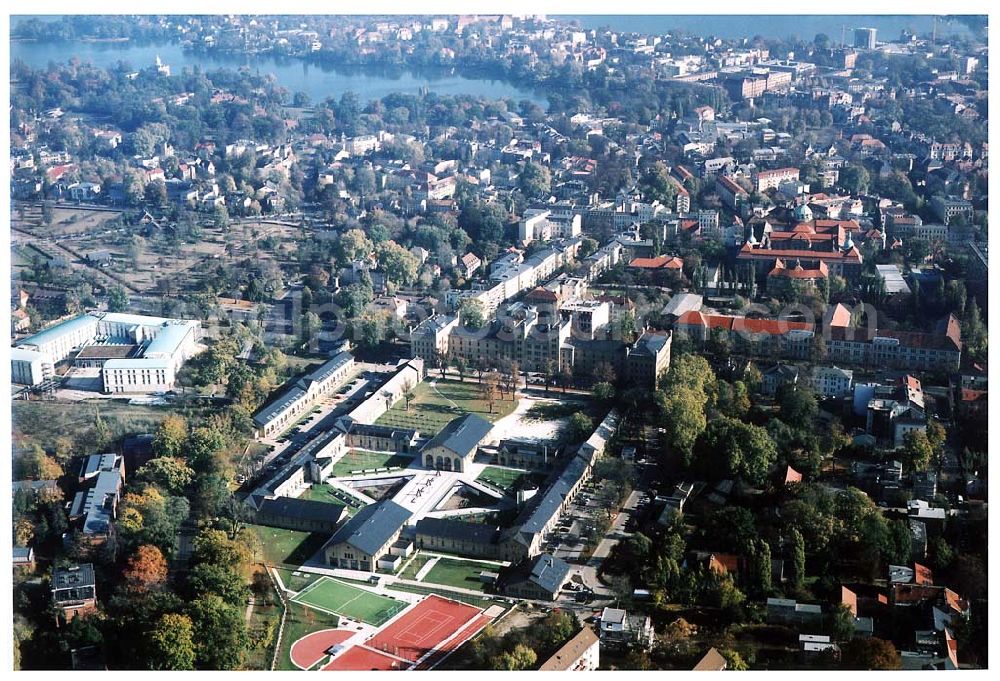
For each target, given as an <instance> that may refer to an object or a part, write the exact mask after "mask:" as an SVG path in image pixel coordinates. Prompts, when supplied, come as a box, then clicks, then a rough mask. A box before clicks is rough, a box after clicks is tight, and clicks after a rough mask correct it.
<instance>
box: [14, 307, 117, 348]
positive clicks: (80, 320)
mask: <svg viewBox="0 0 1000 681" xmlns="http://www.w3.org/2000/svg"><path fill="white" fill-rule="evenodd" d="M90 324H93V325H94V326H95V328H96V325H97V319H96V318H94V317H92V316H90V315H89V314H82V315H80V316H78V317H74V318H73V319H67V320H66V321H62V322H59V323H58V324H55V325H54V326H50V327H49V328H47V329H45V330H43V331H39V332H38V333H36V334H34V335H33V336H28V337H27V338H24V339H22V340H21V341H20V342H19V343H18V344H17V345H18V346H19V347H20V346H23V345H36V346H37V345H44V344H45V343H51V342H52V341H55V340H57V339H59V338H61V337H62V336H65V335H68V334H70V333H73V332H75V331H77V330H78V329H80V328H85V327H87V326H88V325H90Z"/></svg>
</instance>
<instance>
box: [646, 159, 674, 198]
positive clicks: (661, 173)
mask: <svg viewBox="0 0 1000 681" xmlns="http://www.w3.org/2000/svg"><path fill="white" fill-rule="evenodd" d="M639 190H640V191H641V192H642V196H643V198H644V199H645V200H646V201H647V202H649V203H652V202H653V201H659V202H660V203H661V204H663V205H664V206H667V207H671V206H673V205H674V197H675V196H676V195H677V186H676V185H675V184H674V182H673V181H672V180H671V178H670V173H669V171H668V170H667V167H666V166H665V165H664V164H663V162H662V161H657V162H656V163H654V164H653V165H651V166H649V167H648V168H647V169H646V171H645V172H644V173H643V174H642V176H641V177H640V178H639Z"/></svg>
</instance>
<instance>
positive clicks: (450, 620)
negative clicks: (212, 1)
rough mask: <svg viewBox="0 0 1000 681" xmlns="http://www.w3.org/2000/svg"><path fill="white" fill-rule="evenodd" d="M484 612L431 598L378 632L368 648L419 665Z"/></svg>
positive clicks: (446, 600)
mask: <svg viewBox="0 0 1000 681" xmlns="http://www.w3.org/2000/svg"><path fill="white" fill-rule="evenodd" d="M481 612H482V611H481V610H480V609H479V608H475V607H473V606H471V605H466V604H465V603H459V602H457V601H452V600H448V599H447V598H441V597H440V596H436V595H430V596H428V597H427V598H425V599H424V600H422V601H420V602H419V603H417V604H416V605H415V606H413V607H412V608H410V610H409V611H408V612H406V613H405V614H404V615H403V616H402V617H399V618H398V619H396V620H395V621H393V622H392V623H391V624H389V626H387V627H386V628H385V629H383V630H382V631H380V632H378V633H377V634H376V635H375V636H373V637H372V638H371V639H369V640H368V642H367V643H366V644H365V645H366V646H367V647H369V648H373V649H375V650H379V651H385V652H386V653H389V654H390V655H394V656H395V657H401V658H403V659H404V660H409V661H410V662H416V661H417V660H419V659H420V658H421V657H423V656H424V655H426V654H427V653H429V652H430V651H431V650H433V649H434V648H436V647H437V646H439V645H440V644H441V643H442V642H443V641H444V640H445V639H447V638H448V637H450V636H452V635H453V634H455V633H456V632H458V631H459V630H460V629H462V628H463V627H464V626H465V625H466V624H468V623H469V622H470V621H471V620H473V619H474V618H476V617H477V616H479V615H480V613H481Z"/></svg>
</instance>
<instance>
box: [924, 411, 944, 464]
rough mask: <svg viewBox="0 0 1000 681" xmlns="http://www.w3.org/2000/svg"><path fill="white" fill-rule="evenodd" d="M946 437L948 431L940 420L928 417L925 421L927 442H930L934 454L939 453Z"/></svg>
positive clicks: (937, 454) (938, 454)
mask: <svg viewBox="0 0 1000 681" xmlns="http://www.w3.org/2000/svg"><path fill="white" fill-rule="evenodd" d="M947 439H948V431H947V430H946V429H945V427H944V426H943V425H941V422H940V421H938V420H937V419H930V420H929V421H928V422H927V442H929V443H930V445H931V449H933V450H934V454H935V455H936V456H940V455H941V453H942V451H943V448H944V443H945V441H946V440H947Z"/></svg>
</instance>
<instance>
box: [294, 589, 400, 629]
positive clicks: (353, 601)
mask: <svg viewBox="0 0 1000 681" xmlns="http://www.w3.org/2000/svg"><path fill="white" fill-rule="evenodd" d="M292 600H293V601H294V602H296V603H303V604H305V605H308V606H310V607H312V608H316V609H317V610H321V611H325V612H330V613H335V614H337V615H342V616H344V617H349V618H351V619H354V620H359V621H361V622H367V623H368V624H371V625H374V626H376V627H378V626H381V625H383V624H385V623H386V622H387V621H389V619H390V618H391V617H392V616H393V615H395V614H396V613H398V612H400V611H401V610H403V609H404V608H406V606H407V603H406V601H399V600H396V599H394V598H388V597H386V596H380V595H379V594H377V593H373V592H371V591H366V590H365V589H359V588H358V587H356V586H351V585H350V584H346V583H344V582H339V581H337V580H335V579H330V578H329V577H323V578H322V579H320V580H318V581H317V582H316V583H315V584H313V585H312V586H311V587H309V588H307V589H306V590H304V591H301V592H299V593H298V594H297V595H295V597H294V598H292Z"/></svg>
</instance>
